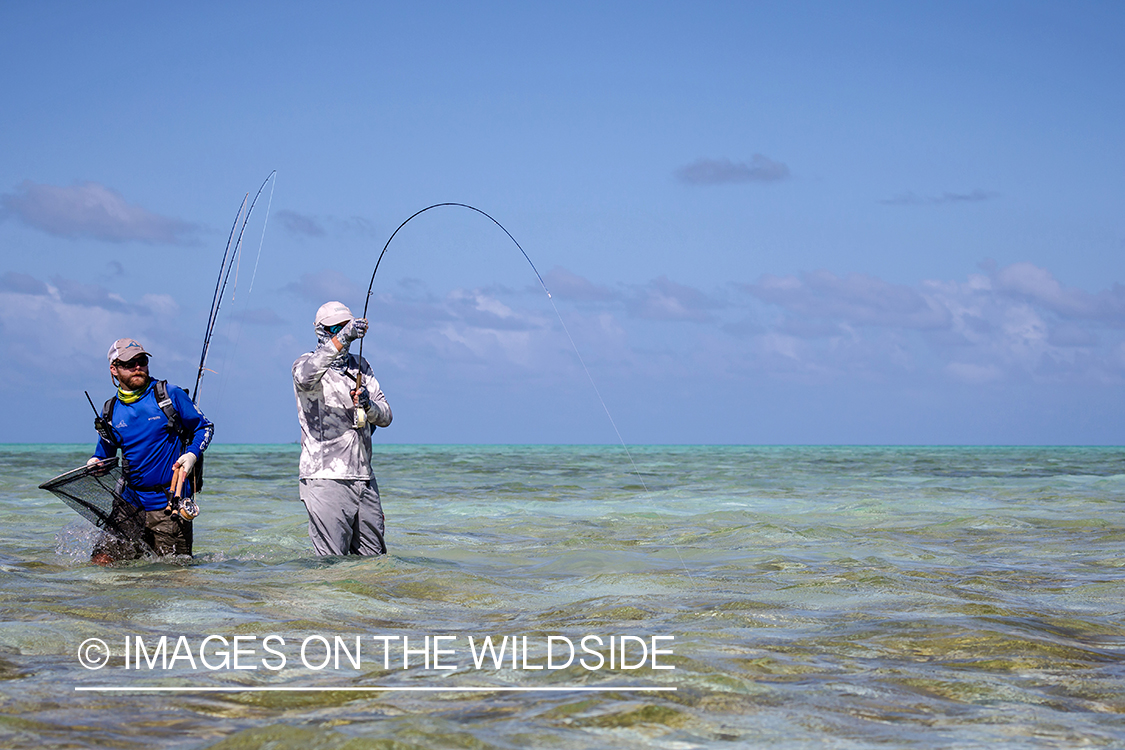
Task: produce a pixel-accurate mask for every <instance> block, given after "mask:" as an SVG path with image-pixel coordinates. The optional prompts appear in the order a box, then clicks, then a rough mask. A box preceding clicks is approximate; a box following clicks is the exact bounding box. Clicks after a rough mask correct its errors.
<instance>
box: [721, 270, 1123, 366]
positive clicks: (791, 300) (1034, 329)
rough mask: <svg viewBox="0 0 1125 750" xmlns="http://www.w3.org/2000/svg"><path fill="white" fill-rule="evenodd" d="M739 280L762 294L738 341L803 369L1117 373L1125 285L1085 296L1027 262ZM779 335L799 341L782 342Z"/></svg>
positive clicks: (751, 291)
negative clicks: (909, 275) (955, 275)
mask: <svg viewBox="0 0 1125 750" xmlns="http://www.w3.org/2000/svg"><path fill="white" fill-rule="evenodd" d="M739 288H740V289H741V290H742V291H744V292H747V293H748V294H750V295H751V296H752V297H753V298H754V299H755V300H756V301H757V302H759V303H763V304H764V306H763V307H762V308H761V312H760V316H759V317H761V318H762V319H763V322H762V323H761V325H762V329H761V331H758V332H753V331H752V329H751V333H750V334H749V335H743V339H748V340H749V341H751V342H755V341H756V342H757V343H758V344H759V345H760V346H761V347H763V349H762V351H763V352H767V353H773V354H780V353H782V352H784V353H785V354H786V355H787V356H788V357H789V358H790V359H796V358H800V359H802V360H803V361H804V362H805V364H806V365H807V366H808V367H810V368H811V367H813V366H823V367H825V368H827V370H836V371H838V372H840V373H844V372H852V373H861V372H878V371H882V372H884V373H890V372H893V371H895V370H899V371H903V372H905V371H906V370H910V369H916V368H919V366H920V363H923V362H927V361H929V362H934V363H935V364H937V365H938V367H939V369H938V370H935V372H944V373H945V374H946V375H947V376H949V377H952V378H954V379H955V380H958V381H960V382H971V383H977V384H984V383H991V382H998V381H1001V380H1004V379H1007V378H1030V379H1042V378H1049V379H1051V380H1054V381H1059V380H1069V381H1073V382H1080V381H1083V380H1084V379H1095V380H1098V381H1099V382H1106V381H1107V379H1108V380H1112V379H1115V378H1116V379H1117V380H1119V381H1120V380H1125V368H1123V367H1122V365H1121V363H1120V361H1118V359H1117V358H1116V357H1115V356H1114V354H1113V351H1114V349H1113V347H1114V346H1115V345H1116V344H1117V342H1118V341H1119V340H1120V338H1121V334H1120V333H1119V331H1120V329H1121V328H1122V327H1123V321H1125V314H1123V311H1125V289H1123V288H1122V287H1121V286H1120V285H1117V284H1115V285H1114V286H1113V288H1112V289H1109V290H1104V291H1102V292H1099V293H1097V294H1091V293H1089V292H1086V291H1084V290H1080V289H1074V288H1068V287H1064V286H1063V285H1062V284H1060V283H1059V282H1058V280H1057V279H1055V277H1054V276H1053V275H1052V274H1051V273H1050V272H1049V271H1047V270H1046V269H1043V268H1039V267H1037V266H1034V265H1032V264H1030V263H1017V264H1013V265H1010V266H1006V267H1004V268H1001V269H998V270H994V271H993V272H992V273H991V274H990V275H988V276H985V275H981V274H973V275H970V276H968V277H967V278H966V279H965V280H964V281H948V280H927V281H924V282H922V283H920V284H917V285H913V286H909V285H902V284H891V283H889V282H886V281H883V280H881V279H878V278H875V277H871V276H866V275H862V274H849V275H847V276H844V277H838V276H836V275H834V274H832V273H830V272H828V271H815V272H809V273H802V274H798V275H796V276H786V277H775V276H763V277H762V278H761V279H759V280H758V281H757V282H756V283H753V284H745V285H740V287H739ZM741 326H742V329H743V330H746V329H747V326H748V324H747V323H745V322H743V323H742V324H741ZM1099 331H1101V332H1102V334H1103V335H1099V333H1098V332H1099ZM779 335H783V336H792V337H794V338H795V339H799V340H804V341H807V342H808V343H807V344H802V345H800V346H797V345H796V344H795V343H790V344H789V345H788V346H787V347H784V348H783V347H780V346H779V344H780V343H781V342H783V341H785V339H779V338H778V336H779ZM787 367H788V366H787ZM923 369H924V368H923Z"/></svg>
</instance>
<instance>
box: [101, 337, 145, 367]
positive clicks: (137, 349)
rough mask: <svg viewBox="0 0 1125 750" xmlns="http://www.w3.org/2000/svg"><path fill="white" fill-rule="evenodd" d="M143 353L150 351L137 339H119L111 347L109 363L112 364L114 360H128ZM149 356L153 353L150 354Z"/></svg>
mask: <svg viewBox="0 0 1125 750" xmlns="http://www.w3.org/2000/svg"><path fill="white" fill-rule="evenodd" d="M141 354H148V352H146V351H145V348H144V347H143V346H141V345H140V342H138V341H137V340H136V339H117V341H114V342H113V345H112V346H110V347H109V363H110V364H111V365H112V364H113V363H114V362H128V361H129V360H131V359H132V358H133V357H136V356H139V355H141ZM148 356H150V357H151V356H152V355H151V354H148Z"/></svg>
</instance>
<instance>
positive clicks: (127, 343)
mask: <svg viewBox="0 0 1125 750" xmlns="http://www.w3.org/2000/svg"><path fill="white" fill-rule="evenodd" d="M345 309H346V308H345ZM141 354H148V352H146V351H145V348H144V347H143V346H141V345H140V342H138V341H137V340H136V339H117V341H114V342H113V345H112V346H110V347H109V363H110V364H111V365H112V364H113V363H114V362H128V361H129V360H131V359H132V358H133V357H136V356H138V355H141ZM148 356H150V357H151V356H152V355H151V354H148Z"/></svg>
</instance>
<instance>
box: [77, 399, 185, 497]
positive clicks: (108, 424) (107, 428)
mask: <svg viewBox="0 0 1125 750" xmlns="http://www.w3.org/2000/svg"><path fill="white" fill-rule="evenodd" d="M152 394H153V395H154V396H156V405H157V406H159V407H160V411H162V412H164V416H165V417H167V419H168V424H167V425H166V427H165V429H167V430H168V432H169V433H170V434H172V435H175V436H176V437H178V438H179V439H180V445H182V446H183V448H184V449H187V447H188V446H189V445H191V441H192V438H193V437H194V435H193V434H192V433H191V432H190V431H189V430H188V428H187V427H186V426H185V425H184V420H182V419H180V413H179V412H178V411H176V405H175V404H173V403H172V399H171V397H169V395H168V381H167V380H156V381H153V384H152ZM116 405H117V396H113V397H112V398H110V399H108V400H107V401H106V402H105V405H104V406H102V415H101V417H100V418H97V419H95V420H94V429H95V430H97V432H98V435H100V436H101V438H102V439H103V440H105V441H106V442H107V443H108V444H109V445H110V446H111V447H113V448H114V449H115V450H116V449H117V448H120V447H121V444H120V441H119V440H118V439H117V436H116V435H115V434H114V432H113V408H114V407H115V406H116ZM122 453H123V455H122V457H121V458H122V460H123V461H124V458H125V456H124V452H122ZM191 486H192V487H193V488H194V489H195V491H196V492H198V491H199V490H201V489H203V456H202V455H200V456H199V457H198V459H196V462H195V467H194V468H193V469H192V472H191Z"/></svg>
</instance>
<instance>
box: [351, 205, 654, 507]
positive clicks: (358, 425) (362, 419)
mask: <svg viewBox="0 0 1125 750" xmlns="http://www.w3.org/2000/svg"><path fill="white" fill-rule="evenodd" d="M443 206H459V207H461V208H467V209H469V210H470V211H476V212H477V213H478V214H480V215H481V216H483V217H485V218H486V219H488V220H489V221H491V222H492V223H493V224H495V225H496V226H498V227H500V229H501V230H503V232H504V234H506V235H508V239H510V240H511V241H512V242H513V243H515V246H516V247H517V248H519V251H520V253H521V254H522V255H523V257H524V259H525V260H526V261H527V263H528V265H530V266H531V270H532V271H534V272H535V278H537V279H539V286H541V287H543V291H544V292H545V293H546V294H547V299H549V300H550V301H551V307H552V308H554V310H555V316H556V317H557V318H558V319H559V323H560V324H561V325H562V329H563V331H564V332H565V333H566V337H567V339H569V340H570V346H571V348H572V349H574V354H575V356H577V357H578V361H579V362H580V363H581V364H582V369H583V370H585V371H586V378H587V379H588V380H589V381H590V385H591V386H593V388H594V393H596V394H597V396H598V400H599V401H601V404H602V409H603V410H604V411H605V415H606V416H607V417H608V418H609V423H610V424H611V425H613V431H614V432H615V433H617V440H618V442H620V443H621V447H622V448H624V449H625V455H627V456H628V457H629V463H631V464H632V465H633V471H634V473H636V475H637V478H638V479H640V480H641V486H642V487H644V488H645V492H648V485H647V484H645V480H644V477H642V476H641V472H640V470H639V469H638V468H637V464H636V462H635V461H633V454H632V453H630V452H629V446H627V445H626V444H625V440H624V439H623V438H622V437H621V431H620V430H618V429H617V422H615V421H614V419H613V415H612V414H610V413H609V407H608V406H606V403H605V399H604V398H602V394H601V391H599V390H598V385H597V383H595V382H594V376H593V375H591V374H590V368H589V367H587V366H586V360H584V359H583V358H582V353H581V352H579V351H578V345H577V344H576V343H574V337H573V336H571V335H570V329H569V328H567V327H566V322H565V321H564V320H563V318H562V315H561V314H560V313H559V308H558V306H557V305H556V304H555V298H554V297H552V296H551V291H550V290H549V289H547V284H546V283H545V282H544V281H543V277H542V276H541V275H540V274H539V269H537V268H536V267H535V264H534V263H533V262H532V261H531V258H530V257H529V256H528V254H527V251H526V250H524V249H523V246H522V245H520V243H519V241H517V240H516V238H515V237H513V236H512V233H511V232H509V231H508V230H507V228H505V227H504V225H503V224H501V223H500V222H498V221H497V220H496V219H494V218H492V216H490V215H489V214H487V213H485V212H484V211H482V210H480V209H479V208H477V207H476V206H470V205H469V204H467V203H452V202H449V203H435V204H434V205H432V206H426V207H425V208H423V209H421V210H419V211H415V212H414V213H413V214H411V215H410V216H409V217H408V218H407V219H406V221H404V222H402V223H401V224H399V225H398V229H395V231H394V232H392V233H391V236H390V237H389V238H388V239H387V243H386V244H385V245H383V251H382V252H380V253H379V258H378V259H377V260H376V261H375V270H374V271H372V272H371V283H369V284H368V285H367V297H366V299H364V302H363V317H364V318H366V317H367V306H368V304H369V303H370V302H371V290H372V289H373V288H374V287H375V274H377V273H379V264H380V263H382V262H383V256H384V255H386V253H387V248H388V247H390V246H391V240H393V239H394V238H395V235H397V234H398V233H399V230H400V229H402V228H403V227H404V226H406V225H407V224H409V223H410V221H411V220H412V219H414V218H415V217H417V216H420V215H421V214H424V213H426V212H427V211H430V210H433V209H435V208H441V207H443ZM359 356H360V357H363V339H362V338H361V339H360V340H359ZM362 375H363V372H362V370H358V371H357V372H356V376H355V390H356V398H357V399H358V397H359V389H360V385H361V380H362ZM361 414H363V410H362V409H358V408H357V409H356V422H355V427H356V429H360V428H362V427H363V425H364V423H365V421H366V420H365V417H366V415H364V416H362V417H361V416H360V415H361Z"/></svg>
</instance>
